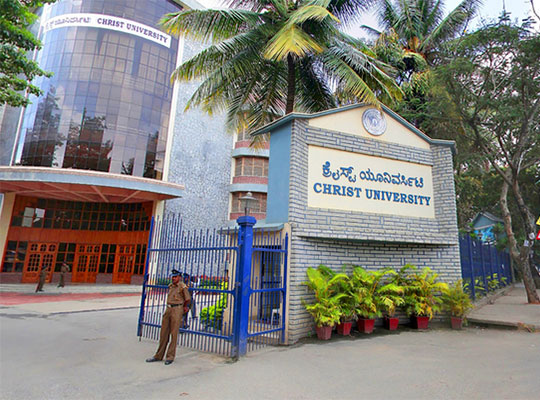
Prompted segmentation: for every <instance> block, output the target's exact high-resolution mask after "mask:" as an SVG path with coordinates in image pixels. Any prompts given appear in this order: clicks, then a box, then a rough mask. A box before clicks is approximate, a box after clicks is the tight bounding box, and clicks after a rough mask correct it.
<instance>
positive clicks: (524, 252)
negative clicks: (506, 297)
mask: <svg viewBox="0 0 540 400" xmlns="http://www.w3.org/2000/svg"><path fill="white" fill-rule="evenodd" d="M508 186H509V185H508V183H507V182H506V180H503V185H502V188H501V196H500V201H501V210H502V213H503V219H504V229H505V231H506V235H507V236H508V245H509V249H510V256H511V257H512V261H514V265H515V266H516V267H517V269H518V270H519V272H520V273H521V275H522V277H523V284H524V285H525V291H526V292H527V302H528V303H529V304H540V297H539V296H538V293H537V292H536V285H535V283H534V280H533V277H532V274H531V269H530V267H529V262H530V261H529V260H530V254H531V252H532V245H529V246H522V247H521V249H519V250H518V244H517V241H516V237H515V235H514V231H513V229H512V217H511V216H510V210H509V209H508V198H507V196H508Z"/></svg>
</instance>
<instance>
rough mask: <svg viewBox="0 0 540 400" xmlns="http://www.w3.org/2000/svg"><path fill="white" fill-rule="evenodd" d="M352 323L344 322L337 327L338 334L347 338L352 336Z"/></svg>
mask: <svg viewBox="0 0 540 400" xmlns="http://www.w3.org/2000/svg"><path fill="white" fill-rule="evenodd" d="M351 328H352V322H342V323H341V324H338V326H337V333H338V334H339V335H343V336H347V335H350V334H351Z"/></svg>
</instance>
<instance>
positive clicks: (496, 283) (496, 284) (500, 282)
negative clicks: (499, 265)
mask: <svg viewBox="0 0 540 400" xmlns="http://www.w3.org/2000/svg"><path fill="white" fill-rule="evenodd" d="M487 282H488V292H494V291H495V290H497V289H500V288H502V287H504V286H506V277H505V276H502V277H501V278H500V279H499V276H498V274H497V273H496V272H495V273H494V274H493V275H491V276H488V277H487Z"/></svg>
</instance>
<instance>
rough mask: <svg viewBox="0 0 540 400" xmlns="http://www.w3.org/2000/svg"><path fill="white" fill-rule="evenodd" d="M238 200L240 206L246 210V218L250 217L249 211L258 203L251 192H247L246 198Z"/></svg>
mask: <svg viewBox="0 0 540 400" xmlns="http://www.w3.org/2000/svg"><path fill="white" fill-rule="evenodd" d="M238 200H240V204H241V205H242V208H243V209H244V215H245V216H247V215H249V209H250V208H253V207H254V206H255V204H256V203H257V201H258V200H257V199H256V198H255V197H253V194H252V193H251V192H247V193H246V195H245V196H242V197H240V198H239V199H238Z"/></svg>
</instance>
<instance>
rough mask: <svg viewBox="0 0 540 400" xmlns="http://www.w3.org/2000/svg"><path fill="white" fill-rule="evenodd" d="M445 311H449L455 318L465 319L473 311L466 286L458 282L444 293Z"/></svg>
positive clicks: (448, 287)
mask: <svg viewBox="0 0 540 400" xmlns="http://www.w3.org/2000/svg"><path fill="white" fill-rule="evenodd" d="M442 300H443V307H444V309H446V310H448V311H449V312H450V314H451V315H452V316H453V317H458V318H464V317H465V316H466V315H467V313H468V312H469V311H470V310H472V308H473V304H472V302H471V299H470V297H469V295H468V294H467V292H466V284H463V282H462V280H461V279H459V280H457V281H456V282H455V283H454V284H453V285H449V286H447V287H446V288H444V289H443V291H442Z"/></svg>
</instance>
